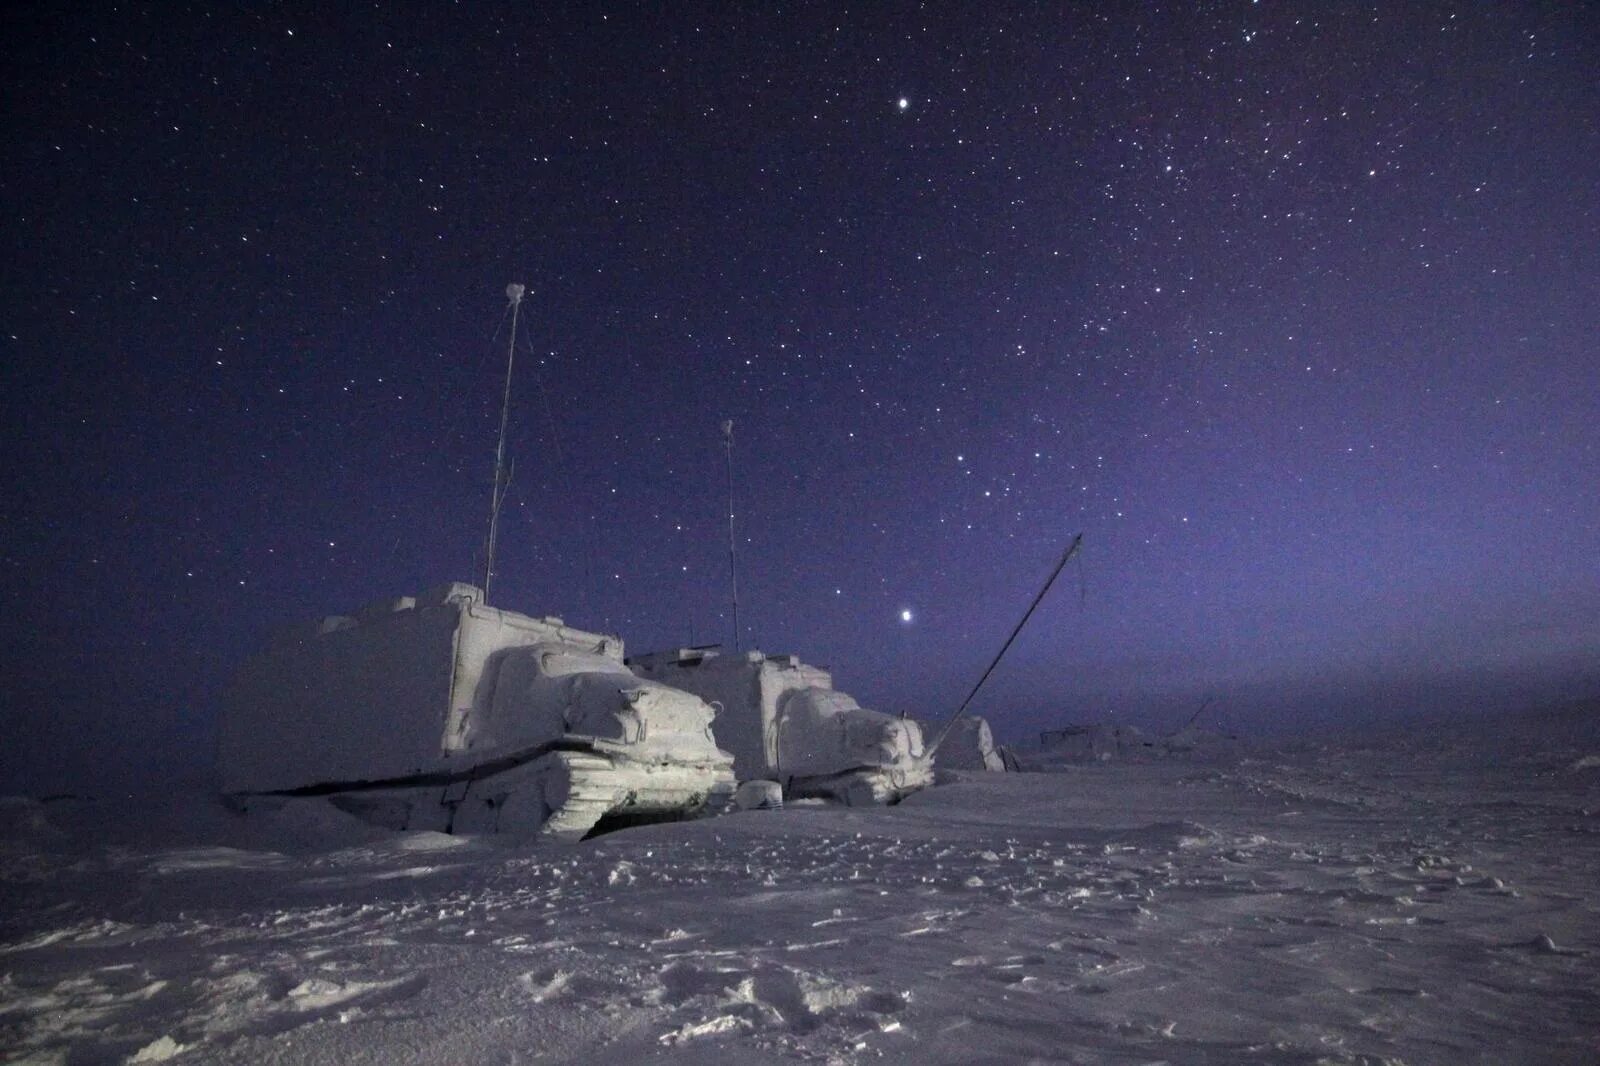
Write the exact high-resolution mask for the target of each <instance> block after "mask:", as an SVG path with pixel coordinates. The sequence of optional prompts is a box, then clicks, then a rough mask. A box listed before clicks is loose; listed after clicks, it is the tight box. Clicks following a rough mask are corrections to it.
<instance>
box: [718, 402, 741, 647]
mask: <svg viewBox="0 0 1600 1066" xmlns="http://www.w3.org/2000/svg"><path fill="white" fill-rule="evenodd" d="M722 443H723V444H724V445H725V446H726V447H727V449H728V580H729V583H730V584H731V585H732V587H733V650H734V651H738V650H739V638H740V633H739V556H738V553H737V552H736V551H735V550H734V539H733V419H731V418H730V419H727V420H726V421H724V422H723V423H722Z"/></svg>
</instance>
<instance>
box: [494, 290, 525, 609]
mask: <svg viewBox="0 0 1600 1066" xmlns="http://www.w3.org/2000/svg"><path fill="white" fill-rule="evenodd" d="M527 291H528V290H527V289H526V288H525V287H523V286H521V285H518V284H517V283H516V282H514V281H513V282H512V283H511V284H510V285H507V286H506V299H508V300H510V301H511V339H510V341H508V342H507V343H506V390H505V395H504V396H502V397H501V399H500V443H499V444H498V445H496V446H495V450H494V491H493V493H492V494H491V496H490V500H489V552H488V558H487V559H486V560H485V561H484V564H483V599H484V602H485V603H487V602H488V601H489V585H490V584H491V583H492V582H493V581H494V546H495V539H496V537H497V535H498V534H499V531H500V505H501V504H502V503H504V502H505V498H506V480H507V479H506V476H505V470H506V421H507V419H508V418H509V416H510V414H511V365H512V363H513V362H514V361H515V359H516V357H517V312H518V310H520V309H521V307H522V294H523V293H525V292H527Z"/></svg>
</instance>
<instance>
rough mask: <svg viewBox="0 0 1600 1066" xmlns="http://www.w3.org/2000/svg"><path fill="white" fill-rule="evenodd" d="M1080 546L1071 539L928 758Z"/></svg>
mask: <svg viewBox="0 0 1600 1066" xmlns="http://www.w3.org/2000/svg"><path fill="white" fill-rule="evenodd" d="M1082 544H1083V534H1082V533H1079V534H1078V535H1077V536H1076V537H1073V538H1072V543H1071V544H1069V545H1067V550H1066V551H1065V552H1062V553H1061V561H1060V562H1059V563H1057V564H1056V568H1055V569H1054V570H1052V571H1050V577H1049V579H1048V580H1046V581H1045V583H1044V588H1042V589H1040V590H1039V594H1038V595H1037V596H1035V597H1034V598H1033V602H1032V603H1030V604H1028V609H1027V610H1026V611H1024V612H1023V615H1022V621H1020V622H1018V623H1017V626H1016V628H1015V629H1013V630H1012V631H1011V635H1010V636H1009V637H1007V638H1006V642H1005V643H1004V644H1002V645H1001V646H1000V654H998V655H996V656H995V657H994V661H993V662H991V663H990V664H989V669H987V670H985V671H984V672H983V676H982V677H980V678H978V683H977V684H976V685H973V686H972V691H971V692H969V693H967V698H966V699H964V700H962V701H961V706H960V707H958V708H956V713H955V714H953V715H951V716H950V720H949V721H948V722H946V723H945V724H944V728H943V729H941V730H939V735H938V736H937V737H934V738H933V743H932V744H931V745H929V746H928V758H930V759H931V758H933V756H934V753H935V752H937V751H938V750H939V745H940V744H943V743H944V738H945V737H946V736H948V735H949V734H950V730H951V729H954V728H955V724H956V722H958V721H960V720H961V716H962V715H963V714H966V713H967V707H968V705H970V704H971V703H972V697H974V696H976V695H977V694H978V690H979V689H980V688H982V687H983V683H984V682H985V681H987V680H989V675H990V674H992V673H994V668H995V667H997V666H999V665H1000V660H1001V659H1003V658H1004V657H1005V654H1006V650H1007V649H1009V648H1010V647H1011V642H1012V641H1014V640H1016V639H1017V634H1018V633H1021V632H1022V627H1023V626H1025V625H1027V624H1028V619H1030V618H1032V617H1033V611H1034V608H1036V607H1038V606H1039V602H1040V601H1041V600H1043V599H1044V595H1045V593H1047V592H1049V591H1050V586H1051V585H1054V584H1055V583H1056V578H1058V577H1060V576H1061V571H1062V570H1064V569H1066V566H1067V560H1069V559H1071V558H1072V557H1073V556H1074V555H1076V554H1077V553H1078V548H1079V546H1080V545H1082Z"/></svg>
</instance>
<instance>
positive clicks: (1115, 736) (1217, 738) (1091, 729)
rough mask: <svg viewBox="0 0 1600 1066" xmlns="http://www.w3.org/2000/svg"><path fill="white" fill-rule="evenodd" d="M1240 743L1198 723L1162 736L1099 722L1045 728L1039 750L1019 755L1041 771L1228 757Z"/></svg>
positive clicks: (1025, 764)
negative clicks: (1082, 766) (1126, 763)
mask: <svg viewBox="0 0 1600 1066" xmlns="http://www.w3.org/2000/svg"><path fill="white" fill-rule="evenodd" d="M1237 745H1238V741H1237V740H1236V739H1235V738H1233V737H1231V736H1228V735H1226V734H1224V733H1218V732H1214V731H1212V730H1209V729H1201V728H1199V727H1197V726H1187V727H1185V728H1183V729H1180V730H1178V731H1177V732H1176V733H1172V734H1170V735H1167V736H1160V735H1157V734H1154V733H1147V732H1145V731H1144V730H1143V729H1140V728H1139V727H1138V726H1131V725H1113V724H1110V723H1106V722H1096V723H1093V724H1089V725H1069V726H1064V727H1062V728H1060V729H1049V730H1046V731H1045V732H1044V733H1042V734H1041V735H1040V746H1039V748H1038V750H1036V751H1032V752H1027V753H1023V752H1018V753H1017V759H1018V762H1020V763H1021V765H1022V768H1023V769H1024V770H1035V771H1038V770H1052V769H1058V768H1060V767H1063V766H1070V765H1081V764H1084V763H1100V762H1113V761H1116V762H1148V761H1152V760H1159V759H1169V758H1179V759H1183V758H1215V757H1225V756H1229V755H1231V754H1233V752H1234V751H1235V749H1236V747H1237Z"/></svg>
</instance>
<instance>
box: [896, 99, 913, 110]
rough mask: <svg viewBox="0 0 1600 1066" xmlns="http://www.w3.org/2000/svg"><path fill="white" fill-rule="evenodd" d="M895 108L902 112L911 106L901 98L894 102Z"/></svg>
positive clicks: (909, 102)
mask: <svg viewBox="0 0 1600 1066" xmlns="http://www.w3.org/2000/svg"><path fill="white" fill-rule="evenodd" d="M895 106H896V107H898V108H899V109H900V110H902V111H904V110H905V109H906V108H908V107H910V106H911V101H910V100H907V99H906V98H905V97H903V96H902V97H901V98H900V99H898V100H896V101H895Z"/></svg>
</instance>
